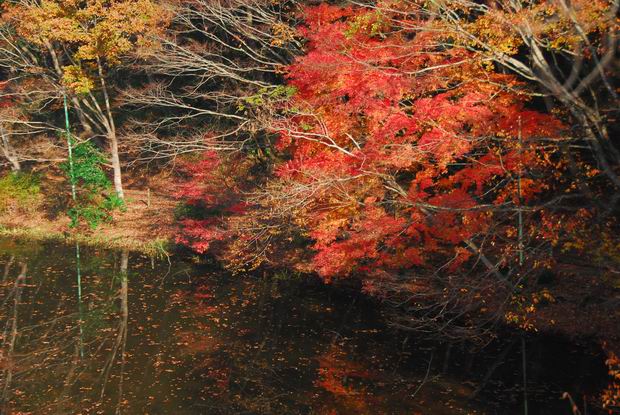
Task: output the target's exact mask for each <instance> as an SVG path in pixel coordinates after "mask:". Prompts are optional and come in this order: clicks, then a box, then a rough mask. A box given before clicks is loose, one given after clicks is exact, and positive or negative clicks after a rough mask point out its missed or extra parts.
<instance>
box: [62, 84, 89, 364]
mask: <svg viewBox="0 0 620 415" xmlns="http://www.w3.org/2000/svg"><path fill="white" fill-rule="evenodd" d="M63 103H64V107H65V130H66V131H65V132H66V135H67V148H68V152H69V181H70V182H71V197H72V198H73V202H74V203H77V195H76V190H75V172H74V170H73V147H72V143H71V127H70V124H69V107H68V106H67V95H66V94H63ZM75 260H76V269H77V286H78V308H79V311H78V313H79V318H80V321H79V327H80V357H82V358H84V340H83V338H84V333H83V330H82V273H81V270H80V243H79V242H78V241H77V240H76V241H75Z"/></svg>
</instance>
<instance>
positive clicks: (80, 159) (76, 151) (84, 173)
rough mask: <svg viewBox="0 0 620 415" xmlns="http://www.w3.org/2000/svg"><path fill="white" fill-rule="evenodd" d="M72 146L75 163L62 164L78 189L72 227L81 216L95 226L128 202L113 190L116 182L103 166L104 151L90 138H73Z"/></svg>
mask: <svg viewBox="0 0 620 415" xmlns="http://www.w3.org/2000/svg"><path fill="white" fill-rule="evenodd" d="M71 145H72V147H73V165H71V163H70V162H69V161H66V162H64V163H62V165H61V168H62V170H63V171H64V172H65V174H66V175H67V177H68V178H69V182H70V183H71V184H72V185H74V186H75V187H76V189H77V191H76V200H75V202H74V206H73V207H71V208H70V209H69V210H68V212H67V214H68V215H69V217H70V218H71V225H70V226H71V227H76V226H77V225H78V224H79V223H80V218H81V219H83V220H84V221H85V222H86V223H87V224H88V226H89V227H90V228H91V229H95V228H97V227H98V226H99V225H100V224H101V223H102V222H105V221H109V220H110V219H111V218H112V216H111V212H112V211H113V210H115V209H124V207H125V204H124V202H123V200H122V199H120V198H119V197H118V196H117V195H116V194H115V193H114V192H112V191H110V189H111V188H112V184H111V182H110V180H109V179H108V177H107V176H106V174H105V172H104V171H103V168H102V167H101V166H102V165H103V164H104V163H105V157H104V156H103V154H101V152H100V151H99V150H97V148H96V147H95V146H94V145H93V144H92V143H90V142H88V141H85V142H82V143H79V144H77V145H74V143H73V137H71Z"/></svg>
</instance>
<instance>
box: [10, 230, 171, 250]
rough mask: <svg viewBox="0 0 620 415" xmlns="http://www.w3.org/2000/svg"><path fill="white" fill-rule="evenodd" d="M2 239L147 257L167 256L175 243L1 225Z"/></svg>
mask: <svg viewBox="0 0 620 415" xmlns="http://www.w3.org/2000/svg"><path fill="white" fill-rule="evenodd" d="M0 237H7V238H20V239H27V240H28V239H29V240H34V241H58V242H67V243H74V242H79V243H80V244H83V245H89V246H93V247H98V248H104V249H128V250H130V251H135V252H141V253H144V254H147V255H154V256H159V255H167V254H168V252H169V251H170V249H171V248H172V247H173V243H172V241H171V240H170V239H167V238H155V239H151V240H140V239H134V238H131V237H126V236H123V235H108V234H106V233H97V232H95V233H93V234H83V233H78V232H60V231H57V230H51V229H49V228H37V227H6V226H3V225H0Z"/></svg>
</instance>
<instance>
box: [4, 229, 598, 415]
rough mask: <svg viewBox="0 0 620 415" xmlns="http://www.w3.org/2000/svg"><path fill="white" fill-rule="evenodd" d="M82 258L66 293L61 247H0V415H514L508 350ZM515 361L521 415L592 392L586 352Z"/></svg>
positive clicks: (260, 284)
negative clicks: (432, 337) (431, 337)
mask: <svg viewBox="0 0 620 415" xmlns="http://www.w3.org/2000/svg"><path fill="white" fill-rule="evenodd" d="M80 253H81V261H80V266H81V267H80V276H81V281H80V284H79V285H78V280H77V269H76V258H75V246H70V245H63V244H59V243H34V242H24V241H16V240H9V239H0V306H1V308H0V347H1V348H0V394H1V395H0V413H1V414H29V413H32V414H175V415H177V414H178V415H183V414H431V415H438V414H513V413H514V414H523V413H524V388H523V373H522V366H521V362H522V361H521V358H522V354H521V353H522V351H523V350H522V349H521V342H520V340H519V339H508V340H506V341H502V342H495V343H493V344H491V345H490V346H488V347H486V348H484V349H482V350H476V351H472V348H471V346H468V345H464V344H451V345H450V344H443V343H438V342H429V341H423V339H420V338H419V336H416V335H414V334H409V335H405V334H403V333H395V332H393V331H390V330H389V329H388V328H386V327H384V326H382V325H381V324H380V321H381V319H380V318H379V316H377V315H376V314H375V311H373V310H376V308H375V307H371V306H369V304H368V303H367V301H365V300H364V299H363V298H361V297H359V296H357V295H355V294H352V293H349V294H347V293H343V292H341V291H337V290H334V289H333V288H330V287H325V286H322V285H320V284H316V283H309V282H308V281H295V280H282V279H277V278H273V277H272V276H262V277H256V276H253V277H251V276H246V277H239V276H237V277H233V276H230V275H226V274H224V273H222V272H219V271H216V270H215V268H214V267H209V266H206V265H200V264H197V263H194V262H192V261H191V260H190V258H187V259H182V258H180V256H179V255H177V256H173V257H171V258H169V259H168V258H162V259H151V258H148V257H145V256H142V255H140V254H136V253H128V252H115V251H104V250H96V249H93V248H82V249H81V252H80ZM80 289H81V293H80ZM526 361H527V365H526V379H527V380H526V382H527V402H528V411H529V414H530V415H531V414H556V413H557V414H567V415H569V414H570V413H571V411H570V407H569V405H568V403H567V402H566V401H563V400H561V395H562V393H563V392H565V391H566V392H569V393H570V394H571V395H572V396H573V397H576V398H577V399H578V400H579V401H581V400H582V399H583V397H584V396H591V397H594V398H595V397H596V395H597V394H598V393H599V392H600V389H601V388H602V387H603V386H604V383H605V370H604V366H603V358H602V356H601V355H600V354H599V352H598V350H597V349H596V348H595V347H594V346H592V347H586V346H577V345H571V344H569V343H566V342H563V341H560V340H553V339H549V338H546V339H542V338H530V339H528V341H527V342H526ZM588 413H589V414H594V413H596V410H595V408H589V409H588Z"/></svg>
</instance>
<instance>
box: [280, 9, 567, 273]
mask: <svg viewBox="0 0 620 415" xmlns="http://www.w3.org/2000/svg"><path fill="white" fill-rule="evenodd" d="M305 17H306V25H305V26H304V27H303V28H301V29H300V33H301V34H302V35H303V36H305V37H306V38H307V39H308V43H307V47H308V50H307V54H306V55H305V56H303V57H301V58H299V59H297V61H296V62H295V63H294V64H293V65H291V66H290V68H289V75H288V79H289V83H290V84H291V85H293V86H294V87H295V88H296V89H297V94H296V95H295V99H294V103H293V107H294V108H295V109H298V110H297V112H296V113H294V114H292V115H291V116H290V117H288V118H287V119H286V120H284V121H283V122H282V123H281V135H280V142H279V147H280V148H288V150H289V152H290V155H291V160H290V161H289V162H287V163H286V164H284V165H282V166H281V167H280V168H279V170H278V175H279V176H280V177H281V178H283V179H286V180H289V181H292V182H303V183H307V184H312V183H314V184H315V185H316V186H317V187H319V190H318V191H316V192H315V193H314V196H313V204H312V208H311V209H308V210H307V211H306V212H305V214H306V215H307V222H308V223H309V228H310V236H311V237H312V238H313V239H314V241H315V243H314V245H313V248H314V249H315V250H316V252H317V254H316V256H315V257H314V264H315V267H316V270H317V271H318V272H319V273H320V274H321V275H322V276H323V277H324V278H325V279H326V280H329V279H331V278H332V277H334V276H344V275H349V274H351V273H353V272H356V273H360V272H362V273H365V274H367V275H372V274H373V273H374V274H377V275H385V274H384V271H386V270H388V271H390V270H391V271H398V270H402V269H410V268H412V267H421V266H425V265H427V264H429V263H430V262H431V261H437V259H438V255H439V256H440V257H441V256H443V257H445V258H453V259H452V261H451V264H452V267H455V266H458V265H459V264H461V263H462V262H463V261H465V260H466V259H467V258H468V257H469V256H470V254H471V253H468V251H467V250H464V249H463V246H464V245H465V244H464V242H465V241H467V240H469V239H472V238H475V237H476V236H478V235H483V234H485V233H486V232H488V231H489V229H490V227H491V226H492V224H493V214H492V213H491V210H492V209H490V208H484V209H482V208H480V207H481V206H490V207H491V208H492V207H501V206H505V205H512V206H514V205H515V204H518V203H520V201H521V203H524V202H527V201H528V200H530V199H531V198H534V197H535V196H536V195H539V194H540V192H541V191H542V189H543V186H541V185H540V184H539V183H537V182H535V181H533V180H531V179H529V177H530V176H531V173H532V172H534V171H536V170H537V169H540V168H543V167H544V166H542V165H541V163H540V162H539V160H538V158H537V153H536V143H537V141H536V139H537V138H541V137H544V138H551V137H554V136H556V135H557V134H558V132H559V131H560V130H561V128H562V126H561V124H560V123H559V122H558V121H557V120H555V119H554V118H552V117H550V116H548V115H545V114H542V113H538V112H534V111H531V110H527V109H526V108H525V98H524V96H522V95H519V94H517V93H516V92H514V90H515V88H516V87H518V85H517V81H516V80H515V79H514V78H513V77H512V76H509V75H502V74H497V73H493V72H491V71H489V70H487V69H485V68H484V67H483V66H481V65H480V63H479V62H477V61H476V59H475V56H474V55H473V54H470V53H468V52H466V51H464V50H463V49H457V48H455V49H439V48H437V47H436V46H435V45H437V44H438V42H439V40H440V39H439V36H440V34H438V32H437V31H435V32H434V31H425V30H423V29H424V28H425V26H427V25H430V23H426V22H424V21H422V20H420V21H417V22H415V23H416V24H415V25H412V27H413V26H415V27H418V28H420V29H416V30H409V31H408V32H407V31H406V30H393V31H392V30H391V27H390V25H391V24H392V22H393V21H392V20H390V19H389V17H386V16H379V15H377V14H376V13H375V12H374V11H372V10H365V9H354V10H352V9H350V8H347V9H342V8H339V7H337V6H328V5H325V4H323V5H321V6H320V7H317V8H309V9H307V10H306V14H305ZM431 69H432V70H431ZM518 176H522V178H521V179H519V181H520V185H521V195H520V197H519V194H518V192H517V186H516V181H517V177H518ZM435 264H436V262H435Z"/></svg>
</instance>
